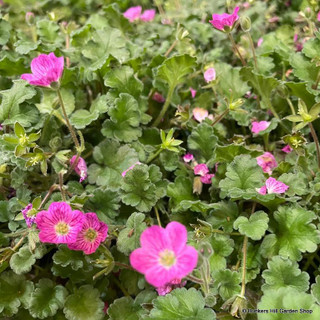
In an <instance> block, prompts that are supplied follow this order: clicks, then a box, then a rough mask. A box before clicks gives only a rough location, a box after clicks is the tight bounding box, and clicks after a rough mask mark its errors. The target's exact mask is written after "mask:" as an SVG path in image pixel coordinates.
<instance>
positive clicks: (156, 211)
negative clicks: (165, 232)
mask: <svg viewBox="0 0 320 320" xmlns="http://www.w3.org/2000/svg"><path fill="white" fill-rule="evenodd" d="M154 212H155V213H156V217H157V221H158V225H159V227H162V225H161V220H160V216H159V211H158V208H157V207H154Z"/></svg>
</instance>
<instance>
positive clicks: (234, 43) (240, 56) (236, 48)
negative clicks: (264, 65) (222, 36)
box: [228, 32, 247, 66]
mask: <svg viewBox="0 0 320 320" xmlns="http://www.w3.org/2000/svg"><path fill="white" fill-rule="evenodd" d="M228 38H229V40H230V41H231V44H232V48H233V51H234V52H235V54H237V55H238V57H239V58H240V60H241V63H242V65H243V66H246V65H247V63H246V61H245V60H244V59H243V57H242V54H241V53H240V51H239V48H238V46H237V44H236V42H235V41H234V38H233V36H232V34H231V32H229V33H228Z"/></svg>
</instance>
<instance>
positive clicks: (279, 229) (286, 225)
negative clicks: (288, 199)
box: [261, 205, 320, 261]
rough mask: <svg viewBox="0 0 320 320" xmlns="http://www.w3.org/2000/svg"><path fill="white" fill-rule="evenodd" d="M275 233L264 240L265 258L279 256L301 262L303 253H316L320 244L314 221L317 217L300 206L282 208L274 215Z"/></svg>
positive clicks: (263, 251)
mask: <svg viewBox="0 0 320 320" xmlns="http://www.w3.org/2000/svg"><path fill="white" fill-rule="evenodd" d="M274 219H275V220H276V224H275V227H274V231H273V232H274V233H273V234H268V235H267V236H265V238H264V239H263V242H262V245H261V250H262V254H263V256H264V257H268V258H271V257H272V256H274V255H277V254H279V255H280V256H282V257H284V258H287V257H288V258H290V259H291V260H293V261H297V260H301V258H302V255H301V252H314V251H315V250H316V249H317V244H318V243H320V232H319V231H318V230H316V226H315V225H314V224H313V223H312V220H314V219H316V215H315V214H314V213H313V212H312V211H307V210H305V209H303V208H301V207H299V206H298V205H295V206H281V207H279V208H278V211H276V212H275V213H274Z"/></svg>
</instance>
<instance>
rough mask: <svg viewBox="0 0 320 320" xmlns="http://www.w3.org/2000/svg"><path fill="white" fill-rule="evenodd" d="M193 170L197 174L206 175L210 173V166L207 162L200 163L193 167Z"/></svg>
mask: <svg viewBox="0 0 320 320" xmlns="http://www.w3.org/2000/svg"><path fill="white" fill-rule="evenodd" d="M193 172H194V174H195V175H200V176H204V175H206V174H207V173H209V168H208V167H207V165H206V164H205V163H200V164H197V165H196V166H195V167H194V168H193Z"/></svg>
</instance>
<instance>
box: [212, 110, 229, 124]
mask: <svg viewBox="0 0 320 320" xmlns="http://www.w3.org/2000/svg"><path fill="white" fill-rule="evenodd" d="M229 111H230V110H229V109H226V110H225V111H223V112H222V113H221V114H220V115H219V116H218V117H217V119H215V120H214V122H213V124H212V126H214V125H216V124H217V123H219V122H220V121H221V120H222V119H223V118H224V117H225V116H226V115H227V114H228V113H229Z"/></svg>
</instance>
